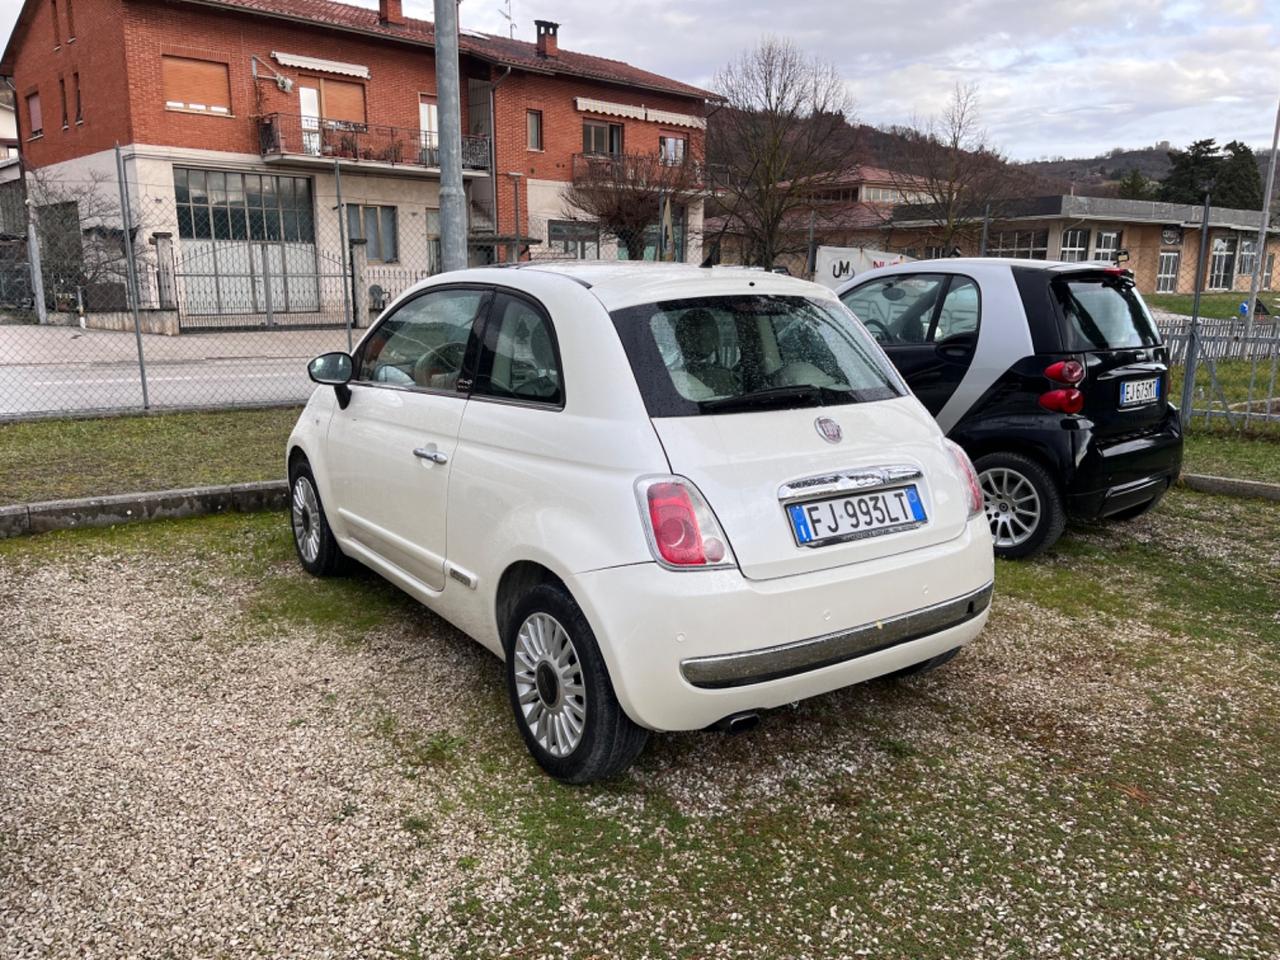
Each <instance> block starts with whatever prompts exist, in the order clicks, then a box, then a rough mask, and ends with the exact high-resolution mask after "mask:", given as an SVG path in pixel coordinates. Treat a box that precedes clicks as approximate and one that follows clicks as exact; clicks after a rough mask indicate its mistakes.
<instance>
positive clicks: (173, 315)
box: [0, 155, 439, 419]
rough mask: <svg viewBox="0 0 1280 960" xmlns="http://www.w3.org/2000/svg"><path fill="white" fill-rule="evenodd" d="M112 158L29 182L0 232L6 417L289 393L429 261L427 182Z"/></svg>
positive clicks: (425, 271)
mask: <svg viewBox="0 0 1280 960" xmlns="http://www.w3.org/2000/svg"><path fill="white" fill-rule="evenodd" d="M115 159H116V160H117V165H116V167H115V169H110V168H108V169H105V170H104V169H93V168H91V167H89V166H88V165H80V166H78V167H77V168H76V171H75V172H74V173H65V172H64V173H62V174H59V175H57V176H53V175H45V174H44V173H43V172H36V173H35V174H29V175H28V177H27V179H26V182H25V197H24V199H25V203H20V204H18V205H17V206H18V209H19V211H22V210H23V209H25V216H22V215H21V213H20V214H19V216H18V217H16V218H15V217H10V218H8V219H9V220H10V221H13V220H15V219H16V220H17V221H19V222H16V223H14V222H10V223H6V224H5V225H4V232H3V233H0V419H15V418H22V417H31V416H45V415H55V414H77V413H92V412H107V411H118V410H141V409H143V408H146V409H165V408H191V407H207V406H254V405H265V404H283V403H295V402H301V401H303V400H305V399H306V397H307V396H308V395H309V393H310V390H311V387H312V384H311V383H310V381H309V380H308V378H307V374H306V362H307V360H309V359H310V358H311V357H313V356H315V355H316V354H319V353H323V352H325V351H327V350H337V349H347V348H349V346H350V345H351V344H352V343H353V342H354V341H356V340H358V339H359V337H360V336H361V334H362V332H363V330H364V328H366V327H367V326H368V324H369V322H370V321H371V319H373V318H375V317H376V316H377V315H378V313H379V312H380V311H381V310H382V308H383V307H385V306H386V304H387V303H389V302H390V301H391V300H392V299H393V298H394V297H395V296H397V295H398V294H399V293H401V292H402V291H403V290H405V289H406V288H408V287H409V286H411V285H412V284H414V283H416V282H417V281H418V280H421V279H423V278H424V277H427V276H430V275H431V274H433V273H435V272H438V270H439V240H438V229H439V227H438V224H439V220H438V215H437V213H436V209H435V207H436V203H435V202H434V201H435V190H434V185H432V186H431V187H430V188H428V187H425V186H423V184H422V181H416V180H408V179H401V180H399V181H392V180H390V178H385V177H384V178H382V179H381V180H376V179H372V178H368V177H360V176H351V175H346V174H344V172H343V171H339V170H337V169H336V168H335V169H326V170H325V171H324V172H323V173H321V172H320V171H315V172H311V171H285V170H281V171H280V172H279V173H276V172H272V173H249V172H241V171H227V170H224V171H213V170H203V169H194V168H186V167H183V166H181V165H180V164H179V163H177V162H170V161H166V162H163V163H160V162H155V161H148V160H147V159H146V158H141V157H130V156H128V155H124V156H120V157H118V158H115ZM122 173H123V176H122V175H121V174H122ZM388 184H390V186H388ZM23 186H24V185H23V184H22V183H15V184H7V185H5V187H6V188H9V189H10V190H11V194H12V191H14V190H21V189H22V188H23ZM428 202H430V205H428Z"/></svg>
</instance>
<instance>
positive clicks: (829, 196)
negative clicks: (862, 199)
mask: <svg viewBox="0 0 1280 960" xmlns="http://www.w3.org/2000/svg"><path fill="white" fill-rule="evenodd" d="M813 199H815V200H827V201H830V202H833V203H853V202H855V201H856V200H857V199H858V188H857V187H852V188H849V189H845V190H819V191H817V192H815V193H814V195H813Z"/></svg>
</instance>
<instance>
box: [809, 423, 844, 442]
mask: <svg viewBox="0 0 1280 960" xmlns="http://www.w3.org/2000/svg"><path fill="white" fill-rule="evenodd" d="M813 425H814V426H815V427H816V428H817V430H818V436H820V437H822V439H823V440H825V441H827V443H839V442H840V441H841V440H842V439H844V431H843V430H841V429H840V424H838V423H836V422H835V421H834V420H832V419H831V418H830V417H819V418H818V419H817V420H815V421H813Z"/></svg>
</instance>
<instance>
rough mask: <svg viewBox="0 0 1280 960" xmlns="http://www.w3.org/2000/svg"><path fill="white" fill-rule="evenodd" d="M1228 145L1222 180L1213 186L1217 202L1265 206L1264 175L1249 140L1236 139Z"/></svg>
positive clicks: (1240, 206)
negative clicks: (1263, 201) (1259, 168)
mask: <svg viewBox="0 0 1280 960" xmlns="http://www.w3.org/2000/svg"><path fill="white" fill-rule="evenodd" d="M1224 149H1225V150H1226V152H1227V155H1226V157H1224V158H1223V161H1222V167H1221V169H1219V171H1218V183H1217V185H1216V186H1215V187H1214V188H1213V203H1214V206H1220V207H1233V208H1234V209H1236V210H1261V209H1262V178H1261V177H1260V176H1258V159H1257V157H1255V156H1254V155H1253V151H1252V150H1250V149H1249V147H1248V145H1247V144H1243V143H1241V142H1240V141H1238V140H1232V141H1231V142H1230V143H1228V144H1227V145H1226V147H1225V148H1224Z"/></svg>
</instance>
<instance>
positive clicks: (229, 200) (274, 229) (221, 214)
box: [173, 167, 316, 243]
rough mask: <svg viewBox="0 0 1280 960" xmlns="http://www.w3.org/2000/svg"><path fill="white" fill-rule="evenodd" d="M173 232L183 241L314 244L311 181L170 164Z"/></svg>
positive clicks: (302, 178)
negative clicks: (174, 207) (175, 208)
mask: <svg viewBox="0 0 1280 960" xmlns="http://www.w3.org/2000/svg"><path fill="white" fill-rule="evenodd" d="M173 187H174V199H175V200H176V201H177V204H178V236H179V237H181V238H183V239H184V240H192V239H194V240H284V241H288V242H299V243H315V239H316V236H315V222H314V219H313V214H312V207H311V181H310V180H307V179H306V178H304V177H273V176H270V175H266V176H259V175H258V174H256V173H224V172H222V171H220V170H190V169H186V168H184V167H174V168H173Z"/></svg>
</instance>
